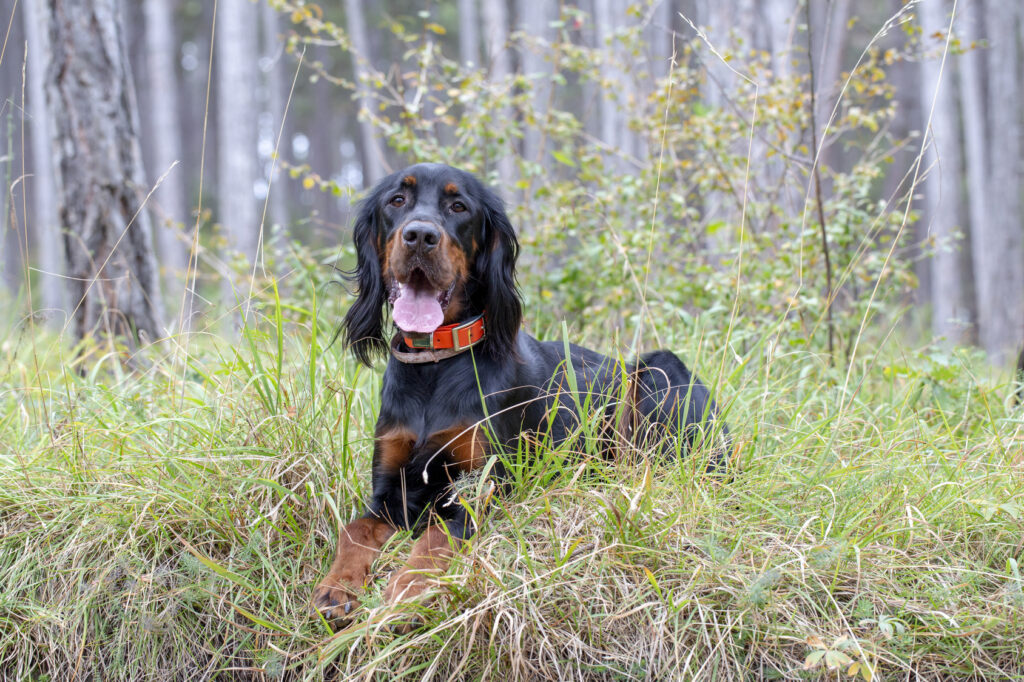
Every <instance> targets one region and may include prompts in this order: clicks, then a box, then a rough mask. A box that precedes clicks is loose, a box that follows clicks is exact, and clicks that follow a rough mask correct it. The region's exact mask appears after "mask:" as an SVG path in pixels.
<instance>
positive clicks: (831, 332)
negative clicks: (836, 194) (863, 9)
mask: <svg viewBox="0 0 1024 682" xmlns="http://www.w3.org/2000/svg"><path fill="white" fill-rule="evenodd" d="M804 13H805V16H806V19H807V56H808V59H807V68H808V71H809V73H810V88H811V159H812V160H813V162H812V165H811V170H812V171H813V172H814V196H815V200H816V202H817V204H818V223H819V225H820V226H821V250H822V253H824V254H825V317H826V320H827V323H828V363H829V365H831V364H832V363H833V362H834V361H835V350H834V348H835V333H836V328H835V323H834V321H833V320H832V258H831V255H830V254H829V251H828V232H827V231H826V229H825V205H824V203H823V202H822V200H821V168H820V167H819V166H818V126H817V123H816V120H815V115H814V114H815V108H816V106H817V105H816V103H815V96H814V90H815V85H814V47H813V42H812V33H813V30H812V28H811V3H810V2H806V3H804Z"/></svg>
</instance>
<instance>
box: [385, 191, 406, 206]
mask: <svg viewBox="0 0 1024 682" xmlns="http://www.w3.org/2000/svg"><path fill="white" fill-rule="evenodd" d="M388 203H389V204H391V205H392V206H401V205H403V204H404V203H405V197H403V196H402V195H401V194H396V195H395V196H393V197H391V201H389V202H388Z"/></svg>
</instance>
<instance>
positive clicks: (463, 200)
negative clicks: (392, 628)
mask: <svg viewBox="0 0 1024 682" xmlns="http://www.w3.org/2000/svg"><path fill="white" fill-rule="evenodd" d="M354 240H355V247H356V253H357V263H356V269H355V270H354V272H353V273H351V278H352V279H353V280H355V282H356V284H357V286H358V296H357V298H356V301H355V303H354V304H353V305H352V307H351V308H350V309H349V311H348V313H347V314H346V315H345V320H344V324H343V332H344V339H345V342H346V343H347V345H348V346H349V347H350V348H351V349H352V351H353V352H354V353H355V355H356V357H357V358H358V359H359V360H360V361H361V362H363V363H365V364H366V365H368V366H369V365H371V364H372V362H373V360H374V359H375V358H377V357H378V356H383V355H388V356H389V358H388V364H387V369H386V370H385V372H384V379H383V385H382V387H381V396H380V403H381V405H380V415H379V417H378V419H377V425H376V432H375V439H374V448H373V476H372V480H373V494H372V496H371V498H370V501H369V504H368V505H367V508H366V511H365V512H364V513H363V515H362V516H361V517H360V518H358V519H357V520H355V521H353V522H352V523H349V524H348V525H347V526H345V527H344V528H343V529H342V530H341V534H340V537H339V539H338V548H337V552H336V553H335V556H334V562H333V563H332V564H331V568H330V570H329V571H328V573H327V575H326V577H324V579H323V580H322V581H321V582H320V584H319V585H318V586H317V587H316V589H315V591H314V594H313V606H314V608H315V609H317V610H319V611H320V613H322V614H324V616H325V617H326V618H327V619H328V620H330V621H334V622H335V623H337V622H338V621H344V620H345V619H346V616H347V615H348V614H349V612H350V611H351V610H352V608H354V607H355V606H356V604H357V595H358V594H359V593H360V592H361V590H362V589H363V586H364V582H365V581H366V579H367V576H368V575H369V572H370V567H371V564H372V562H373V560H374V557H375V556H376V554H377V552H378V551H379V550H380V548H381V547H382V546H383V545H384V543H385V542H387V540H388V538H390V537H391V535H392V534H393V533H394V532H395V531H396V530H397V529H400V528H402V529H409V528H411V529H414V530H417V531H421V535H420V536H419V538H418V539H417V540H416V542H415V543H414V544H413V547H412V550H411V555H410V558H409V560H408V563H407V564H406V565H405V566H404V567H403V568H401V569H400V570H398V571H396V572H395V573H394V574H393V575H392V576H391V579H390V582H389V583H388V585H387V588H386V589H385V599H386V600H387V601H388V602H398V601H401V600H404V599H411V598H413V597H416V596H418V595H419V594H420V593H422V592H423V591H424V590H425V589H426V587H427V586H428V584H429V583H428V574H436V573H440V572H442V571H443V570H445V568H446V567H447V565H448V563H449V560H450V558H451V556H452V547H453V546H454V544H455V543H454V542H453V540H454V541H456V542H457V541H461V540H466V539H468V538H469V537H470V536H472V535H473V533H474V531H475V527H474V524H473V521H472V520H471V518H470V516H469V514H468V513H467V511H466V509H465V507H464V506H463V505H462V504H459V503H458V502H457V501H453V497H454V495H455V493H454V491H455V488H454V483H455V481H456V479H457V478H458V477H460V476H463V475H465V474H467V473H469V472H472V471H474V470H477V469H479V468H480V467H482V466H483V465H484V464H485V462H486V461H487V460H488V456H489V454H490V453H492V452H495V451H496V450H500V449H502V448H505V447H511V448H512V449H513V450H514V449H515V447H516V445H517V441H518V440H519V439H520V438H521V437H523V436H524V435H526V434H534V435H535V436H536V437H537V438H546V439H547V442H548V443H550V444H552V445H557V444H560V443H565V442H566V441H569V442H570V445H572V446H573V447H576V446H578V447H580V448H581V449H583V448H586V447H587V443H588V442H589V444H590V447H591V448H594V447H595V445H594V443H595V441H596V442H597V445H596V447H597V448H598V449H599V450H600V451H601V452H602V453H604V454H606V455H613V454H614V453H615V452H617V451H619V449H621V448H622V446H624V445H625V446H633V447H636V446H644V447H647V446H654V447H658V448H660V449H661V450H663V451H672V452H674V451H678V450H680V449H684V448H687V447H692V446H693V445H694V444H695V443H696V442H697V441H698V440H700V442H706V441H709V439H711V438H714V439H715V441H716V442H718V443H722V442H724V439H725V438H726V436H725V434H726V432H727V429H726V427H725V425H724V424H722V423H715V418H716V407H715V403H714V401H713V400H712V398H711V395H710V393H709V392H708V389H707V388H706V387H705V386H704V384H702V383H701V382H700V380H698V379H697V378H696V377H695V376H694V375H692V374H691V373H690V371H689V370H688V369H687V368H686V366H685V365H684V364H683V363H682V362H681V361H680V360H679V358H677V357H676V356H675V355H673V354H672V353H670V352H668V351H655V352H652V353H649V354H647V355H644V356H642V357H641V358H639V359H638V360H636V361H632V362H627V363H625V364H623V363H622V362H617V361H615V360H613V359H611V358H608V357H605V356H603V355H600V354H599V353H596V352H594V351H592V350H588V349H586V348H581V347H579V346H575V345H567V344H564V343H562V342H541V341H538V340H537V339H535V338H533V337H532V336H530V335H529V334H527V333H525V332H524V331H522V330H521V329H520V323H521V321H522V316H523V311H522V302H521V300H520V296H519V291H518V289H517V287H516V279H515V265H516V256H517V253H518V249H519V245H518V242H517V241H516V235H515V232H514V230H513V229H512V225H511V223H510V222H509V219H508V217H507V216H506V215H505V212H504V210H503V206H502V202H501V200H500V199H499V198H498V197H497V196H496V195H495V194H494V193H493V192H491V191H490V190H488V189H487V188H486V187H485V186H484V185H483V184H481V182H480V181H479V180H477V179H476V178H475V177H474V176H472V175H470V174H469V173H466V172H464V171H461V170H458V169H455V168H451V167H449V166H443V165H438V164H418V165H415V166H412V167H410V168H407V169H405V170H403V171H400V172H398V173H395V174H393V175H391V176H390V177H388V178H385V179H384V180H382V181H381V182H380V184H379V185H378V186H377V187H376V188H375V189H374V190H373V192H372V193H371V194H370V195H369V196H368V197H367V198H366V199H365V200H363V202H362V203H361V205H360V207H359V210H358V216H357V219H356V222H355V228H354ZM389 308H390V311H391V318H392V320H393V321H394V323H395V325H396V326H397V328H398V332H397V333H396V334H395V335H394V337H393V338H391V339H388V338H387V337H386V336H385V320H386V312H387V310H388V309H389ZM566 351H568V362H567V358H566ZM586 411H590V412H592V414H594V415H598V416H599V418H600V421H599V423H600V424H603V426H602V427H601V428H600V429H599V431H598V433H597V436H596V437H595V433H594V430H593V429H591V430H590V432H589V434H588V435H589V438H588V437H587V436H586V435H584V434H586V433H588V432H587V429H585V428H583V426H582V425H583V423H584V420H585V419H587V415H581V414H579V413H580V412H586ZM591 423H592V422H591ZM721 449H722V448H720V447H715V448H714V449H709V450H708V453H711V454H709V457H708V459H709V460H710V462H711V464H710V465H709V466H712V467H713V466H716V465H717V460H718V458H719V457H720V456H721ZM498 461H500V459H499V460H498ZM494 471H495V473H496V475H498V476H500V475H501V473H502V469H501V466H500V464H498V465H497V466H496V467H495V469H494Z"/></svg>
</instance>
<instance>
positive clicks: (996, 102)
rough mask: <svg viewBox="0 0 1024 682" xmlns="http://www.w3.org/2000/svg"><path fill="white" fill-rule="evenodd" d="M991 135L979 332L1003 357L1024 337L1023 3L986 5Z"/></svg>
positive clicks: (978, 263) (979, 231)
mask: <svg viewBox="0 0 1024 682" xmlns="http://www.w3.org/2000/svg"><path fill="white" fill-rule="evenodd" d="M985 7H986V11H985V17H986V20H987V22H988V36H989V41H990V47H989V51H988V69H987V70H988V84H989V87H988V116H989V126H990V127H989V130H991V131H992V137H991V138H990V146H989V150H990V156H989V174H988V181H987V183H986V185H987V188H988V193H987V195H988V202H987V203H988V209H987V212H986V219H985V220H984V222H983V223H982V224H981V225H979V226H978V227H977V228H975V231H974V234H975V235H976V237H975V239H974V240H973V241H972V245H973V247H974V250H973V253H974V257H975V261H974V273H975V276H976V277H977V286H978V289H977V291H978V323H979V325H978V326H979V329H978V336H979V339H980V341H981V345H982V346H983V347H984V348H985V350H987V351H988V352H989V354H990V355H991V356H992V357H993V358H994V359H995V360H996V362H1002V361H1004V360H1005V359H1006V358H1007V357H1009V353H1010V352H1011V351H1012V350H1013V349H1014V348H1015V347H1016V346H1017V344H1019V343H1020V340H1021V338H1022V337H1024V266H1022V263H1024V226H1022V224H1021V208H1022V205H1021V198H1020V194H1021V176H1020V160H1021V88H1020V80H1021V77H1022V75H1024V74H1022V73H1021V55H1020V51H1019V49H1018V46H1017V40H1018V38H1019V35H1018V27H1017V22H1018V20H1019V19H1020V18H1021V17H1020V15H1021V9H1020V5H1019V3H1016V2H1002V1H1001V0H996V1H995V2H988V3H986V5H985Z"/></svg>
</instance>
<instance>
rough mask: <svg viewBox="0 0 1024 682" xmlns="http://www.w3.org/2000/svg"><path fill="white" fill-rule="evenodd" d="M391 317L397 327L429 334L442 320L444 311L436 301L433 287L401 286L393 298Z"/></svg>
mask: <svg viewBox="0 0 1024 682" xmlns="http://www.w3.org/2000/svg"><path fill="white" fill-rule="evenodd" d="M391 317H393V318H394V320H395V324H397V325H398V327H399V329H401V330H402V331H406V332H420V333H423V334H429V333H430V332H432V331H434V330H435V329H437V328H438V327H440V326H441V323H442V322H444V312H443V311H442V310H441V304H440V303H438V302H437V292H436V291H435V290H433V289H430V288H429V287H428V288H424V289H414V288H412V287H402V291H401V293H400V294H399V296H398V298H396V299H395V304H394V307H393V308H392V310H391Z"/></svg>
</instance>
